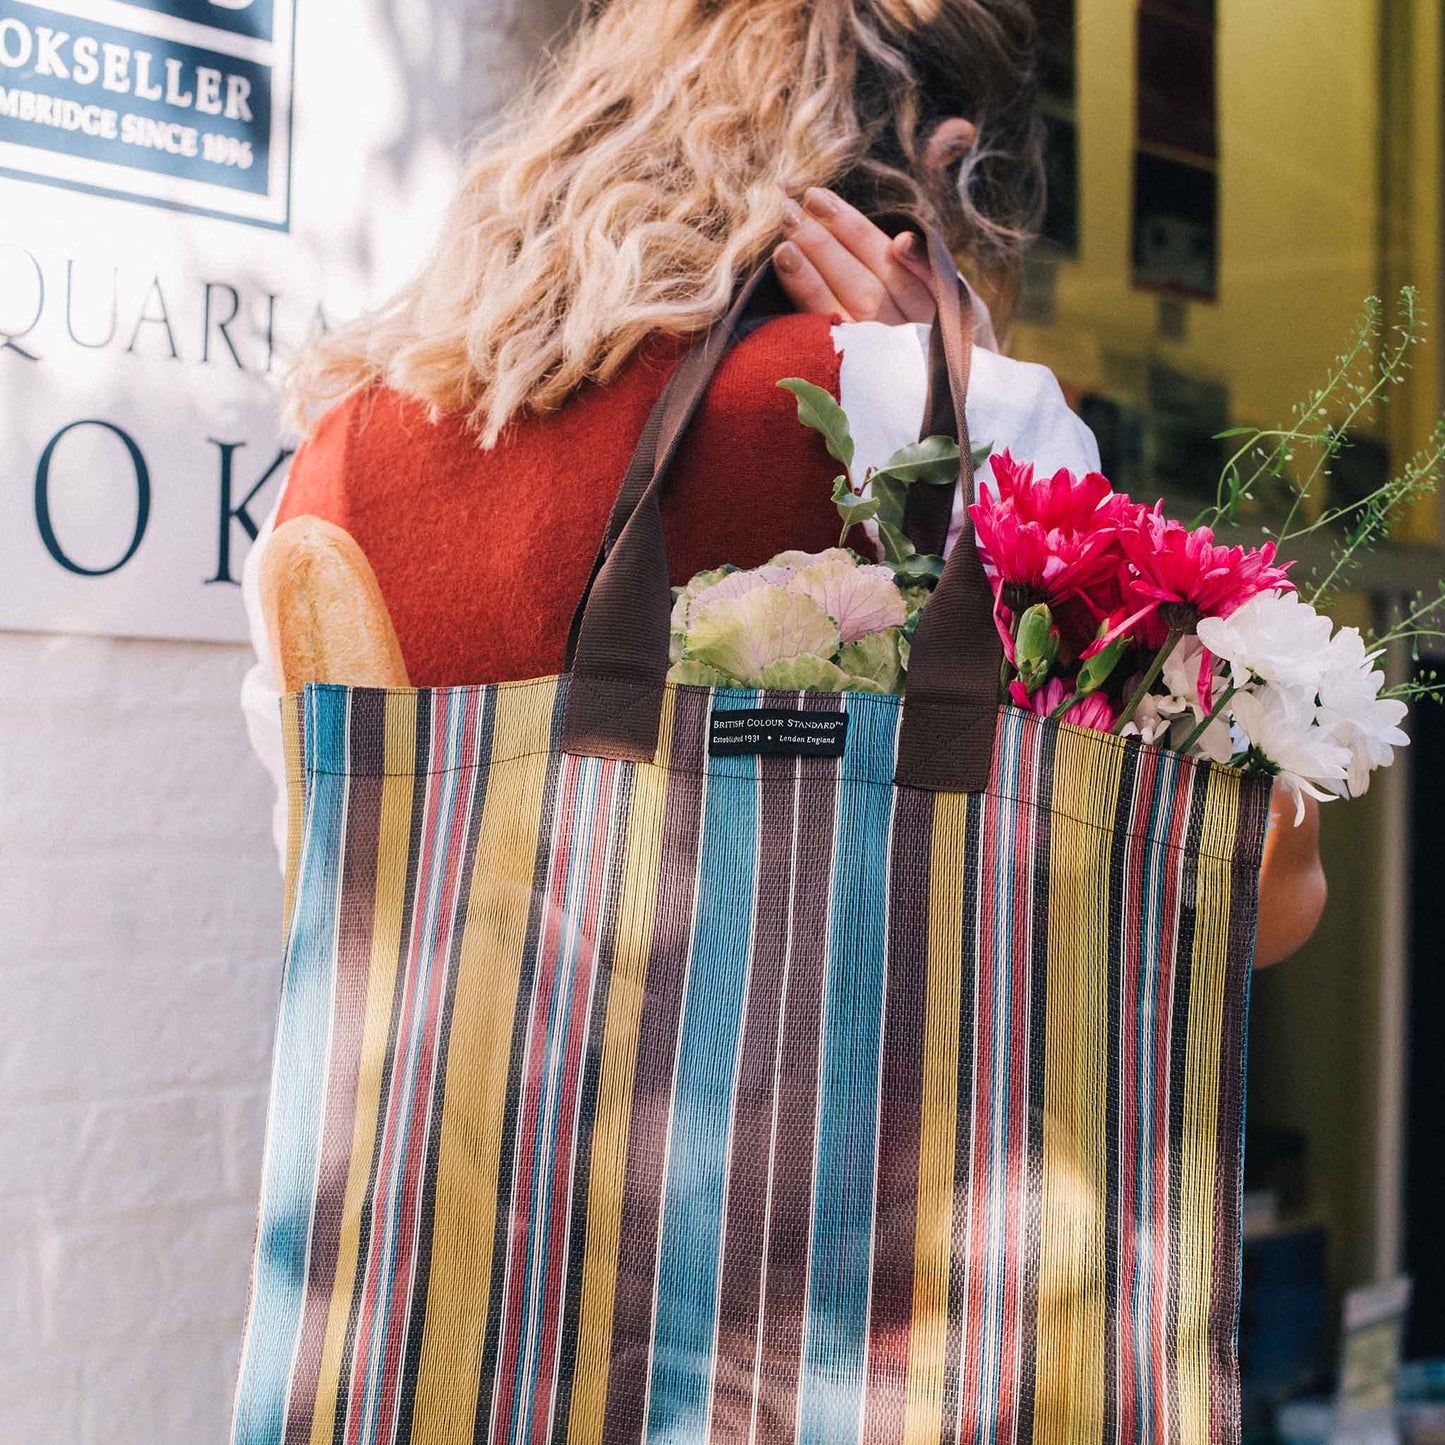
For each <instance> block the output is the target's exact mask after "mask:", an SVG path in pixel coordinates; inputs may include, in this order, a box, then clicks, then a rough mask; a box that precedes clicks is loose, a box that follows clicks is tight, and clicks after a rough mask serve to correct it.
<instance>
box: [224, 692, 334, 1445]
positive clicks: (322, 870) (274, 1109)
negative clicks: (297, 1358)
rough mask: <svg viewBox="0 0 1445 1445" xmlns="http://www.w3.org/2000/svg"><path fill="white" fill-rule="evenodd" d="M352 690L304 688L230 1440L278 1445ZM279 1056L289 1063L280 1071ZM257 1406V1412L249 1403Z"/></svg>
mask: <svg viewBox="0 0 1445 1445" xmlns="http://www.w3.org/2000/svg"><path fill="white" fill-rule="evenodd" d="M349 703H350V697H349V694H345V693H340V692H324V691H318V692H314V693H312V695H311V709H312V710H311V715H310V717H309V718H308V720H307V739H308V744H309V747H310V750H311V764H312V769H313V770H314V774H315V776H314V781H313V784H312V788H311V793H310V796H309V797H308V799H307V817H306V832H305V841H304V842H303V845H302V854H301V861H300V869H299V875H298V876H299V879H300V883H299V886H300V887H301V888H304V889H306V890H308V891H313V890H314V892H313V896H314V897H315V898H316V900H317V904H316V906H314V907H308V908H306V909H304V910H298V912H297V915H296V927H295V931H294V933H293V935H292V938H291V941H290V947H289V949H288V951H287V957H286V967H285V974H284V977H283V981H282V985H281V1013H280V1028H279V1031H278V1034H277V1038H276V1053H275V1060H276V1061H275V1064H274V1066H273V1070H272V1076H271V1119H272V1123H271V1127H270V1131H269V1134H268V1138H269V1139H270V1141H271V1143H270V1147H269V1148H268V1151H267V1156H266V1161H265V1167H264V1173H263V1178H262V1184H261V1209H262V1213H261V1218H262V1219H263V1220H264V1221H266V1224H265V1228H264V1230H263V1233H262V1234H261V1236H260V1238H258V1240H257V1242H256V1250H257V1253H256V1275H257V1277H258V1279H264V1280H265V1281H266V1285H267V1288H265V1289H263V1290H259V1291H258V1293H257V1298H256V1303H255V1307H254V1312H253V1314H252V1316H251V1321H250V1327H249V1328H248V1330H247V1332H246V1342H245V1345H244V1347H243V1352H242V1366H241V1379H242V1385H241V1389H240V1391H239V1393H238V1396H237V1398H238V1400H241V1401H245V1402H246V1403H245V1406H244V1408H243V1413H242V1415H241V1417H240V1418H238V1419H237V1421H236V1434H235V1441H236V1445H273V1442H274V1441H276V1440H278V1439H279V1438H280V1435H281V1429H282V1423H283V1414H284V1406H285V1401H286V1398H287V1395H288V1394H289V1393H290V1388H289V1387H290V1378H291V1368H292V1360H293V1357H294V1355H295V1350H296V1340H297V1334H298V1332H299V1330H300V1328H301V1310H302V1306H303V1304H304V1302H305V1298H306V1274H307V1257H308V1255H309V1253H310V1244H311V1213H312V1209H311V1206H312V1202H313V1199H314V1197H315V1188H316V1155H317V1150H318V1148H319V1146H320V1139H321V1127H320V1116H321V1112H322V1110H323V1109H324V1108H325V1107H326V1075H327V1070H328V1068H329V1064H330V1060H329V1057H328V1055H329V1049H326V1048H321V1047H317V1044H316V1041H317V1040H324V1039H326V1038H327V1037H328V1034H329V1030H330V1024H331V1006H332V990H333V988H334V984H335V974H336V898H337V895H338V893H339V891H340V888H341V874H342V855H343V849H344V846H345V838H346V829H345V826H344V819H345V816H346V790H347V778H346V771H347V757H346V754H347V715H348V710H349ZM283 1063H284V1067H282V1065H283ZM258 1401H259V1402H263V1404H262V1410H263V1412H264V1413H261V1414H258V1413H257V1411H256V1402H258Z"/></svg>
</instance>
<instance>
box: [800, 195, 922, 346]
mask: <svg viewBox="0 0 1445 1445" xmlns="http://www.w3.org/2000/svg"><path fill="white" fill-rule="evenodd" d="M786 225H787V227H788V233H789V238H790V239H791V240H793V241H794V242H795V243H796V244H797V246H798V247H799V249H800V250H801V251H802V252H803V253H804V254H805V255H806V256H807V258H808V260H809V261H810V262H811V263H812V264H813V266H814V268H815V269H816V270H817V271H818V273H819V275H820V276H822V278H823V280H824V281H825V282H826V283H827V284H828V286H829V287H830V289H831V290H832V291H833V293H834V295H836V296H837V297H838V299H839V300H840V301H842V303H843V305H844V306H845V307H846V308H847V309H848V311H849V312H850V313H851V314H852V316H853V317H854V319H856V320H859V321H886V322H890V323H894V324H896V323H898V322H901V321H928V320H930V319H931V318H932V316H933V296H932V293H931V292H930V291H929V288H928V286H927V285H926V284H925V281H926V278H927V275H928V267H927V263H926V261H924V260H923V258H922V252H921V249H920V250H918V251H917V252H915V253H914V255H916V258H917V259H914V255H910V253H909V252H908V250H907V248H906V247H907V243H905V242H903V241H902V240H901V239H895V238H892V237H890V236H889V235H888V234H887V233H886V232H885V231H883V230H882V229H881V228H879V227H878V226H876V225H874V224H873V222H872V221H870V220H869V219H868V217H867V216H865V215H864V214H863V213H862V212H861V211H859V210H857V209H856V208H855V207H853V206H850V205H849V204H848V202H847V201H845V200H843V198H842V197H841V196H837V195H834V194H833V192H832V191H825V190H822V189H819V188H816V187H815V188H814V189H812V190H810V191H808V192H807V193H806V195H805V196H804V205H803V207H799V206H797V205H796V204H795V203H791V202H790V203H789V207H788V219H787V222H786ZM915 244H916V243H915ZM920 273H921V274H920Z"/></svg>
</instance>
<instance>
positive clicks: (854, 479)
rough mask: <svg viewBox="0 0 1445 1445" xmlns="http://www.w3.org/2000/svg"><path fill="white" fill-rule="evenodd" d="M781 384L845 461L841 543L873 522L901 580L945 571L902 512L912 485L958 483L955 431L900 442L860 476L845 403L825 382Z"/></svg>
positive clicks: (839, 483) (836, 486)
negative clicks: (912, 536) (911, 532)
mask: <svg viewBox="0 0 1445 1445" xmlns="http://www.w3.org/2000/svg"><path fill="white" fill-rule="evenodd" d="M778 385H779V386H780V387H781V388H782V389H783V390H784V391H789V392H792V394H793V395H794V396H795V397H796V398H797V402H798V420H799V421H800V422H802V424H803V425H804V426H806V427H811V428H812V429H813V430H814V431H816V432H818V433H819V434H820V435H821V436H822V438H823V441H824V443H825V444H826V445H827V448H828V453H829V455H830V456H832V457H833V458H834V460H835V461H838V462H841V463H842V465H843V468H844V471H843V474H842V475H841V476H839V477H836V478H835V479H834V481H833V504H834V505H835V506H836V507H837V508H838V515H839V517H840V518H841V519H842V522H843V530H842V532H841V534H840V535H839V538H838V545H839V546H840V547H842V546H844V545H846V543H847V539H848V533H849V532H851V531H852V530H853V528H854V527H857V526H860V525H861V524H862V523H864V522H873V523H875V524H876V526H877V528H878V540H879V542H880V544H881V545H882V548H883V560H884V562H885V564H886V565H887V566H889V567H891V568H892V569H893V571H894V572H895V573H896V574H897V576H898V580H899V581H900V582H901V583H905V584H906V583H925V584H926V583H931V582H933V581H935V580H936V579H937V578H938V577H939V576H940V575H941V573H942V572H943V558H942V557H935V556H933V555H931V554H929V553H925V552H920V551H919V550H918V549H917V548H916V547H915V546H914V545H913V543H912V541H910V540H909V537H908V533H907V531H906V529H905V526H904V512H905V510H906V508H907V505H908V491H909V488H910V487H913V486H931V487H952V486H954V485H955V484H956V483H957V481H958V477H959V471H960V454H959V446H958V443H957V442H956V441H955V440H954V439H953V438H952V437H946V436H932V437H925V438H924V439H923V440H922V441H917V442H912V443H910V444H909V445H908V446H905V447H900V448H899V449H898V450H897V451H896V452H894V453H893V455H892V456H891V457H889V458H888V460H887V461H886V462H884V464H883V465H882V466H881V467H869V468H868V469H867V471H866V472H865V473H864V474H863V475H862V476H861V477H859V476H858V475H857V474H856V470H855V468H854V465H853V461H854V456H855V451H856V448H855V446H854V442H853V434H852V430H851V428H850V427H849V425H848V417H847V414H846V413H845V412H844V411H843V408H842V407H841V406H839V405H838V403H837V402H836V401H835V400H834V399H833V398H832V396H830V395H829V394H828V392H826V391H824V390H823V388H822V387H820V386H815V385H813V383H812V382H810V381H804V380H803V379H802V378H801V377H796V376H792V377H788V378H787V379H786V380H784V381H780V382H779V383H778ZM991 451H992V448H991V447H982V448H980V449H978V450H977V451H975V453H974V457H973V461H974V465H975V466H976V467H977V466H982V465H983V463H984V462H985V461H987V460H988V457H989V454H990V452H991Z"/></svg>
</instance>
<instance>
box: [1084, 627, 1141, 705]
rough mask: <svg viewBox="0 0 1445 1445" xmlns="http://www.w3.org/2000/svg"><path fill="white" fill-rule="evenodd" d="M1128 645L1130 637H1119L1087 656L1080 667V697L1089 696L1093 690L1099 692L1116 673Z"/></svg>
mask: <svg viewBox="0 0 1445 1445" xmlns="http://www.w3.org/2000/svg"><path fill="white" fill-rule="evenodd" d="M1128 647H1129V639H1128V638H1127V637H1118V638H1115V640H1114V641H1113V642H1111V643H1110V644H1109V645H1108V646H1107V647H1103V648H1100V649H1099V651H1098V652H1096V653H1094V654H1093V656H1092V657H1085V659H1084V662H1083V665H1082V666H1081V667H1080V668H1079V681H1078V693H1079V696H1080V697H1087V696H1088V695H1089V694H1090V693H1091V692H1098V690H1099V689H1100V688H1101V687H1103V685H1104V684H1105V683H1106V682H1108V680H1109V679H1110V678H1111V677H1112V676H1113V675H1114V669H1115V668H1116V667H1118V665H1119V659H1120V658H1121V657H1123V655H1124V653H1125V652H1126V651H1127V650H1128Z"/></svg>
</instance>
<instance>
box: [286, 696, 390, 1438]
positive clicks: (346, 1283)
mask: <svg viewBox="0 0 1445 1445" xmlns="http://www.w3.org/2000/svg"><path fill="white" fill-rule="evenodd" d="M384 757H385V764H384V766H385V769H386V776H385V778H383V780H382V785H381V821H380V825H379V828H378V831H377V858H376V902H375V906H374V908H373V910H372V930H371V964H370V967H369V969H368V972H367V983H366V1018H365V1023H364V1025H363V1032H362V1041H361V1060H360V1064H359V1066H358V1069H357V1079H356V1117H355V1119H354V1121H353V1124H352V1131H351V1163H350V1165H349V1167H348V1169H347V1175H346V1202H345V1205H344V1206H343V1209H342V1218H341V1230H340V1234H339V1237H338V1239H337V1250H336V1276H335V1282H334V1284H333V1286H332V1291H331V1310H330V1313H329V1315H328V1317H327V1321H326V1341H325V1344H324V1346H323V1348H322V1354H321V1369H320V1373H319V1375H318V1377H317V1384H316V1407H315V1413H314V1415H313V1416H312V1421H311V1445H331V1436H332V1427H333V1424H334V1420H335V1415H336V1396H337V1392H338V1391H339V1389H340V1388H341V1385H340V1380H341V1365H342V1354H343V1352H344V1350H345V1347H346V1320H347V1315H348V1314H349V1313H350V1310H351V1295H352V1290H353V1288H354V1286H355V1282H356V1265H357V1254H358V1250H359V1241H360V1235H361V1212H362V1205H363V1202H364V1199H365V1195H366V1183H367V1179H368V1177H369V1175H370V1173H371V1154H372V1147H373V1145H374V1144H375V1141H376V1119H377V1111H378V1109H379V1108H380V1106H381V1075H382V1066H383V1064H384V1063H385V1060H386V1041H387V1036H388V1034H389V1032H390V1029H391V1006H392V998H393V996H394V994H395V990H396V967H397V957H398V955H399V953H400V949H401V921H402V919H403V918H404V917H405V916H406V897H405V895H406V863H407V840H408V837H409V836H410V833H411V808H412V796H413V790H414V787H415V784H416V775H415V773H414V771H413V769H414V767H415V765H416V698H415V696H414V695H411V694H408V693H396V694H393V695H390V696H388V697H387V699H386V718H385V753H384Z"/></svg>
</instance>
